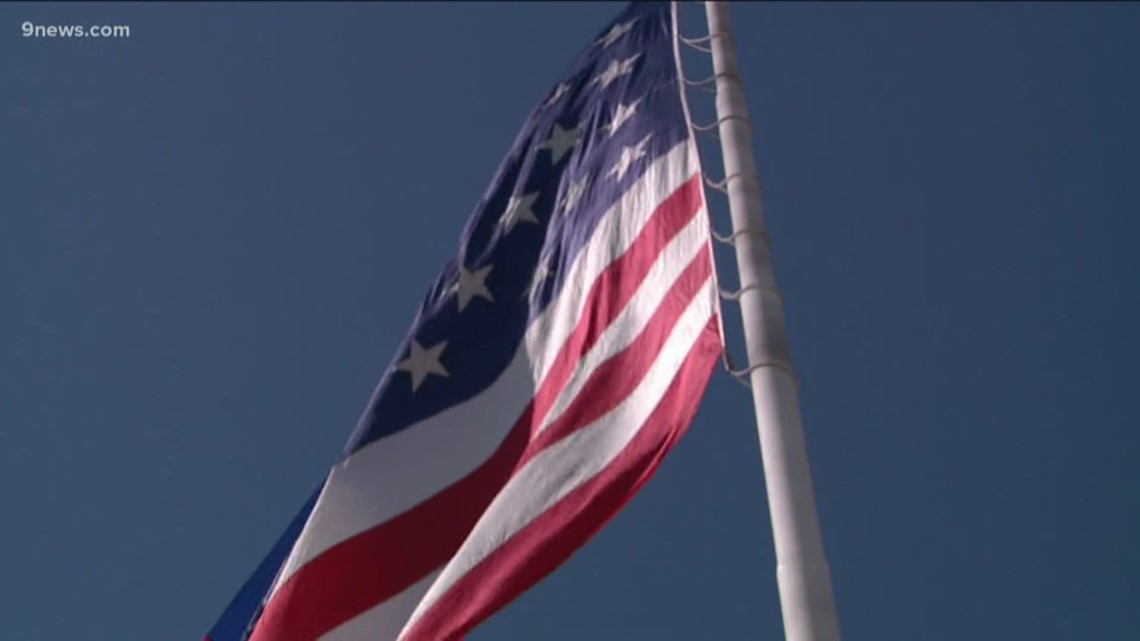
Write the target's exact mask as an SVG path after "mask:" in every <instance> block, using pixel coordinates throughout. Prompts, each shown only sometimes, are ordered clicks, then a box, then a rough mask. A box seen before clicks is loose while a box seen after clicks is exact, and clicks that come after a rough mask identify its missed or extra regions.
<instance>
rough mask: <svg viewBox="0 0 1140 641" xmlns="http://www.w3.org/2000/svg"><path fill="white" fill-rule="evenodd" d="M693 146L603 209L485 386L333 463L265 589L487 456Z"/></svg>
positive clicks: (673, 183)
mask: <svg viewBox="0 0 1140 641" xmlns="http://www.w3.org/2000/svg"><path fill="white" fill-rule="evenodd" d="M692 153H693V148H692V146H691V145H690V144H689V141H683V142H681V143H679V144H678V145H677V146H676V147H674V148H673V149H672V150H670V151H669V152H668V153H667V154H665V155H664V156H662V157H660V158H658V159H657V160H656V161H655V162H654V163H653V164H652V165H651V166H650V167H649V169H648V170H647V171H646V173H645V175H644V176H643V177H642V179H641V180H640V181H639V182H638V183H637V184H636V185H635V186H634V187H633V188H631V189H630V190H629V192H627V193H626V194H625V195H624V196H623V197H622V198H621V199H620V200H619V201H618V203H617V204H616V205H615V206H614V207H613V208H611V209H610V210H609V211H608V212H607V213H606V215H605V216H604V217H603V218H602V220H601V221H600V222H599V223H598V225H597V227H596V228H595V230H594V233H593V235H592V236H591V238H590V240H589V242H588V243H587V244H586V245H585V246H583V248H582V250H581V251H580V252H579V254H578V256H577V257H576V259H575V261H574V263H573V266H572V267H571V269H570V270H569V272H568V274H567V277H566V280H565V282H564V285H563V289H562V291H561V292H560V293H559V295H558V296H557V297H556V298H555V299H554V300H553V301H552V302H551V304H550V305H548V306H547V308H546V309H545V310H544V311H543V313H542V315H541V316H540V317H539V318H537V319H536V320H535V321H534V323H532V325H531V326H530V328H528V330H527V334H526V339H525V340H524V341H523V343H522V344H521V345H520V346H519V348H518V350H517V351H516V352H515V356H514V358H513V359H512V360H511V363H510V364H509V365H508V366H507V368H506V370H504V372H503V373H502V374H501V375H500V376H499V378H498V379H497V380H496V381H495V382H494V383H492V384H491V386H490V387H489V388H488V389H487V390H485V391H484V392H483V393H481V394H479V395H478V396H476V397H474V398H472V399H470V400H468V401H466V402H464V403H460V404H458V405H455V406H452V407H450V408H448V409H446V410H444V411H442V412H440V413H439V414H436V415H434V416H431V417H429V418H427V419H425V420H423V421H421V422H419V423H417V424H416V425H413V426H411V427H409V428H407V429H404V430H401V431H399V432H396V433H395V434H392V435H390V436H387V437H385V438H383V439H381V440H379V441H376V442H374V443H371V444H369V445H367V446H365V447H364V448H362V449H360V450H359V451H357V452H356V453H354V454H353V455H352V456H349V457H348V458H346V459H345V460H343V461H341V462H340V463H339V464H337V465H336V466H334V467H333V469H332V471H331V472H330V473H329V478H328V481H327V482H326V483H325V489H324V491H323V492H322V493H321V497H320V499H319V500H318V501H317V504H316V506H315V507H314V508H313V513H312V515H311V516H310V517H309V522H308V523H306V525H305V528H304V530H303V531H302V532H301V535H300V536H299V537H298V539H297V543H296V544H295V545H294V547H293V550H292V552H291V553H290V555H289V559H288V560H287V561H286V562H285V564H284V566H283V569H282V572H281V574H280V575H279V576H278V579H277V582H276V583H275V584H274V587H273V591H274V592H276V591H277V589H278V588H280V586H281V585H283V584H284V583H285V581H287V580H288V579H289V577H291V576H292V575H293V574H294V573H296V571H297V570H298V569H300V568H301V566H303V565H304V564H305V563H308V562H309V561H310V560H312V559H314V558H315V557H317V556H318V555H320V554H321V553H323V552H325V551H326V550H328V549H329V548H331V547H333V546H334V545H337V544H338V543H340V542H342V541H345V540H347V539H349V538H352V537H353V536H355V535H357V534H360V533H361V532H364V531H366V530H368V529H370V528H372V527H374V526H376V525H379V524H380V523H384V522H385V521H388V520H389V519H391V518H393V517H395V516H398V515H399V514H401V513H403V512H405V511H407V510H409V509H411V508H412V507H414V506H416V505H418V504H419V503H422V502H423V501H425V500H427V499H428V498H430V497H432V496H433V495H435V494H437V493H438V492H440V491H441V490H443V489H444V488H446V487H447V486H449V485H451V484H452V483H454V482H455V481H457V480H459V479H461V478H463V477H464V476H466V475H467V474H469V473H471V472H472V471H473V470H475V468H477V467H478V466H479V465H480V464H481V463H483V462H484V461H485V460H487V458H489V457H490V456H491V454H492V453H493V452H494V451H495V449H496V448H497V447H498V446H499V444H500V443H501V442H502V441H503V439H504V438H505V437H506V435H507V433H508V431H509V430H510V428H511V427H512V426H513V425H514V423H515V421H516V420H517V419H518V417H519V415H520V414H521V413H522V411H523V409H524V408H525V407H526V405H527V404H528V403H529V402H530V401H531V399H532V398H533V395H534V392H535V389H536V383H535V381H537V380H541V377H545V376H546V374H547V373H548V372H549V369H550V367H551V365H552V364H553V361H554V357H555V355H557V353H558V351H559V349H561V346H562V344H563V343H564V342H565V341H566V339H567V337H568V336H569V334H570V332H572V331H573V329H574V327H575V326H576V325H577V322H578V318H579V317H580V316H581V315H582V310H583V308H584V307H585V305H586V302H587V294H588V293H589V290H590V286H592V284H593V282H594V281H596V280H597V278H598V276H599V275H600V274H601V273H602V272H603V271H604V270H605V269H606V267H608V266H609V264H610V263H612V262H613V261H614V260H615V259H616V258H617V257H618V256H620V255H621V254H622V253H624V252H625V251H626V250H627V249H628V248H629V246H630V245H632V244H633V241H634V240H635V239H636V238H637V236H638V234H640V233H641V230H642V229H643V228H644V227H645V224H646V222H647V221H648V219H649V217H650V216H651V215H652V213H653V212H654V211H656V209H657V207H658V206H659V205H660V204H661V202H662V201H663V200H664V199H665V198H667V197H668V196H669V195H671V194H672V193H673V192H675V191H676V190H677V188H679V187H680V186H681V185H682V184H684V183H685V181H687V180H688V179H689V178H690V177H691V176H692V175H693V173H694V172H695V171H696V170H697V167H698V164H697V162H696V158H695V157H693V156H692ZM702 218H703V217H702ZM587 284H588V285H587ZM536 377H538V378H536ZM476 427H478V429H474V428H476Z"/></svg>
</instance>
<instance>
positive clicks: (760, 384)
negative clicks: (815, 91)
mask: <svg viewBox="0 0 1140 641" xmlns="http://www.w3.org/2000/svg"><path fill="white" fill-rule="evenodd" d="M705 12H706V14H707V16H708V25H709V36H710V38H709V48H710V49H711V50H712V60H713V70H714V73H715V74H716V113H717V119H718V121H719V123H720V125H719V130H720V139H721V149H722V153H723V155H724V170H725V177H726V178H725V186H726V188H727V190H728V203H729V210H730V211H731V214H732V229H733V237H734V241H735V246H736V264H737V267H738V268H739V270H740V283H741V294H740V298H739V302H740V313H741V315H742V317H743V319H744V340H745V344H746V345H747V348H748V369H749V370H750V375H749V379H750V381H751V387H752V401H753V403H754V404H755V408H756V427H757V430H758V431H759V433H760V453H761V457H762V459H763V462H764V479H765V483H766V485H767V488H768V508H769V512H770V514H771V519H772V534H773V538H774V540H775V546H776V580H777V583H778V585H779V588H780V609H781V611H782V613H783V618H784V633H785V636H786V638H787V640H788V641H838V639H839V621H838V618H837V616H836V613H835V601H834V597H833V596H832V590H831V570H830V568H829V567H828V565H827V558H826V557H825V556H824V552H823V542H822V539H821V537H820V533H819V519H818V517H817V516H816V507H815V493H814V491H813V490H812V483H811V471H810V469H809V467H808V457H807V448H806V445H805V443H804V431H803V423H802V420H801V419H800V407H799V399H798V397H797V392H796V381H795V377H794V374H793V370H792V361H791V356H790V354H789V350H788V339H787V334H786V332H785V329H784V308H783V303H782V301H781V299H780V293H779V290H778V289H777V288H776V280H775V277H774V276H773V274H772V259H771V250H770V248H769V243H768V236H767V234H766V233H765V230H764V211H763V206H762V202H761V197H760V178H759V175H758V174H757V172H756V158H755V155H754V153H753V150H752V129H751V124H750V121H749V119H748V110H747V109H746V108H745V104H744V88H743V86H742V84H741V81H740V75H739V71H738V68H737V61H736V44H735V42H734V41H733V39H732V35H731V32H730V25H729V17H728V6H727V3H725V2H705Z"/></svg>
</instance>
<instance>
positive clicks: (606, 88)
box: [207, 3, 722, 641]
mask: <svg viewBox="0 0 1140 641" xmlns="http://www.w3.org/2000/svg"><path fill="white" fill-rule="evenodd" d="M676 39H677V33H676V25H675V19H674V17H673V14H672V13H671V12H670V8H669V4H668V3H634V4H632V5H630V6H629V7H628V8H626V9H625V11H624V12H623V13H622V14H621V15H620V16H618V18H617V19H616V20H615V21H614V22H613V23H612V24H611V25H609V26H608V27H607V28H606V29H604V30H603V31H602V32H601V33H600V34H599V36H598V37H597V38H596V39H595V40H594V41H593V42H592V43H591V44H590V45H589V46H588V47H587V48H586V50H585V51H584V52H583V53H582V54H581V55H580V56H579V58H578V60H577V61H576V62H575V63H574V64H573V65H572V66H571V68H570V70H569V71H568V73H567V74H566V75H565V77H563V78H562V79H561V80H560V81H559V82H558V83H557V84H556V85H555V86H554V87H553V88H552V89H551V90H550V92H549V93H548V94H547V95H546V96H545V97H543V98H542V100H541V101H540V103H539V104H538V106H537V107H536V108H535V109H534V110H533V111H532V113H531V115H530V117H529V118H528V119H527V121H526V123H525V125H524V126H523V128H522V131H521V132H520V134H519V135H518V137H517V140H516V141H515V144H514V145H513V146H512V148H511V150H510V151H509V152H508V154H507V156H506V158H505V159H504V161H503V162H502V164H501V165H500V167H499V170H498V172H497V174H496V175H495V177H494V179H493V180H492V182H491V185H490V187H489V188H488V190H487V192H486V194H485V195H484V197H483V198H482V200H481V202H480V203H479V205H478V206H477V207H476V209H475V211H474V213H473V214H472V216H471V218H470V219H469V221H468V223H467V225H466V227H465V229H464V231H463V233H462V236H461V238H460V241H459V247H458V251H457V253H456V257H455V258H454V259H453V260H451V261H449V262H448V263H447V264H446V265H445V266H444V268H443V270H442V272H441V273H440V274H439V276H438V277H437V278H436V280H435V282H434V283H433V284H432V286H431V287H430V289H429V291H428V293H427V295H426V297H425V298H424V300H423V302H422V304H421V305H420V308H419V310H418V313H417V314H416V317H415V319H414V321H413V323H412V326H411V328H410V329H409V331H408V334H407V336H406V337H405V338H404V341H403V343H402V345H401V347H400V348H399V350H398V352H397V354H396V356H395V358H394V359H393V361H392V363H391V364H390V366H389V367H388V368H387V370H386V371H385V373H384V374H383V376H382V378H381V380H380V383H379V384H378V386H377V388H376V391H375V392H374V394H373V396H372V398H371V400H370V401H369V403H368V405H367V406H366V408H365V410H364V412H363V415H362V416H361V419H360V421H359V423H358V425H357V426H356V429H355V430H354V431H353V433H352V435H351V437H350V439H349V441H348V443H347V445H346V447H345V450H344V452H343V457H342V458H341V460H340V461H338V462H337V463H336V464H335V465H333V467H332V469H331V471H330V472H329V474H328V476H327V477H326V479H325V480H324V483H323V485H322V487H321V488H320V490H319V491H318V494H317V496H316V500H315V503H314V504H313V505H312V506H311V508H308V507H307V508H306V509H303V510H302V511H301V514H300V515H298V520H299V521H303V522H304V525H303V527H300V528H296V527H295V528H293V530H291V531H287V532H286V534H285V535H284V536H283V537H282V540H281V541H279V542H278V544H277V546H276V547H275V552H271V554H270V556H269V557H267V558H266V560H265V561H264V562H263V563H262V566H263V567H262V568H261V569H260V570H259V572H260V576H261V582H260V583H259V582H257V581H253V580H251V583H250V584H247V590H246V591H247V592H248V593H249V594H247V596H246V597H244V598H242V596H241V595H240V594H239V598H238V599H235V601H234V604H233V605H231V608H230V609H229V610H227V614H226V615H224V616H223V621H219V625H218V626H216V627H215V629H214V630H213V631H211V633H210V636H208V637H207V638H208V639H210V640H211V641H238V640H240V639H243V638H246V636H248V639H250V640H251V641H309V640H312V639H326V640H328V641H356V640H361V641H363V640H368V641H377V640H388V639H399V640H400V641H438V640H441V639H456V638H460V637H461V636H462V635H463V634H465V633H466V632H467V631H469V630H471V629H472V628H473V627H474V626H475V625H477V624H478V623H479V622H481V621H483V620H484V619H486V618H487V617H488V616H490V615H491V614H493V613H494V612H496V611H498V610H499V609H501V608H502V607H503V606H504V605H506V604H507V603H508V602H510V601H511V600H512V599H514V598H516V597H517V596H518V595H519V594H521V593H522V592H523V591H525V590H526V589H528V588H530V587H531V586H533V585H534V584H535V583H537V582H538V581H540V580H541V579H542V578H543V577H545V576H546V575H547V574H549V573H550V572H552V571H553V570H554V569H555V568H557V567H558V566H559V565H560V564H561V563H562V562H564V561H565V560H566V559H567V558H569V556H570V555H571V554H573V552H574V551H575V550H577V549H578V548H579V547H581V546H582V545H583V544H584V543H585V542H586V540H587V539H589V538H590V537H591V536H592V535H593V534H594V533H595V532H597V531H598V529H599V528H601V527H602V525H604V523H605V522H606V521H608V520H609V519H610V518H611V517H612V516H613V515H614V514H615V513H616V512H617V511H618V510H619V509H620V508H621V507H622V505H624V504H625V502H626V501H628V500H629V499H630V498H631V497H632V495H633V494H634V493H635V492H636V491H637V489H638V488H640V487H641V485H642V484H643V483H644V482H645V481H646V480H647V479H648V478H649V477H650V476H651V475H652V473H653V472H654V470H655V469H656V468H657V466H658V464H659V463H660V462H661V460H662V458H663V457H664V455H665V454H666V453H667V452H668V451H669V449H670V448H671V447H672V446H673V445H674V444H675V443H676V441H677V440H678V439H679V438H680V437H681V435H682V434H683V433H684V431H685V430H686V429H687V427H688V425H689V423H690V422H691V420H692V418H693V415H694V413H695V412H696V409H697V405H698V403H699V400H700V398H701V396H702V394H703V392H704V389H705V386H706V384H707V382H708V379H709V376H710V375H711V372H712V369H713V367H714V366H715V363H716V361H717V359H718V358H719V356H720V353H721V350H722V333H721V329H720V324H719V312H718V299H717V289H716V283H715V274H714V269H713V260H712V250H711V245H710V242H709V241H710V234H709V224H708V219H707V213H706V210H705V206H704V195H703V189H702V183H701V179H702V177H701V172H700V164H699V158H698V155H697V151H696V146H695V142H694V140H693V136H692V131H691V128H690V126H689V119H688V116H687V110H686V107H685V103H684V97H683V85H682V84H681V82H680V72H679V57H678V54H677V47H676V42H677V40H676ZM285 549H288V553H287V554H286V553H285V552H284V550H285ZM265 568H270V569H265ZM269 575H272V576H273V578H272V579H268V578H266V577H268V576H269ZM255 578H256V575H255ZM250 595H253V596H252V598H250ZM251 604H252V605H251ZM226 617H228V619H227V618H226ZM225 621H228V622H229V623H228V624H227V625H228V626H229V627H226V626H224V625H222V624H223V623H224V622H225Z"/></svg>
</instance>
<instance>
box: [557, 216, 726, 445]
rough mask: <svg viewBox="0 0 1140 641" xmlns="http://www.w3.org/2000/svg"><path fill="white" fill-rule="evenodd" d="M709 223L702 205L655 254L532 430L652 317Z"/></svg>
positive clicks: (702, 246) (700, 247)
mask: <svg viewBox="0 0 1140 641" xmlns="http://www.w3.org/2000/svg"><path fill="white" fill-rule="evenodd" d="M708 229H709V225H708V219H706V218H705V209H704V207H701V209H700V210H699V211H698V212H697V215H696V216H695V217H694V218H693V220H691V221H689V223H688V224H687V225H686V226H685V227H684V228H683V229H682V230H681V231H680V232H679V233H678V234H677V236H675V237H674V238H673V239H672V240H671V241H670V242H669V244H668V245H667V246H666V247H665V250H664V251H662V252H661V253H660V254H658V256H657V260H656V261H655V262H654V263H653V265H652V267H650V269H649V272H648V273H647V274H646V276H645V279H644V280H642V281H641V284H640V285H639V286H638V288H637V291H636V292H634V294H633V296H632V297H631V298H630V300H629V303H628V304H627V305H626V306H625V308H624V309H622V311H621V313H620V314H618V316H617V317H616V318H615V319H614V321H613V322H612V323H610V325H609V327H607V328H606V329H605V331H603V332H602V334H601V335H600V336H599V337H598V341H597V343H595V344H594V346H593V347H592V348H591V349H590V351H589V352H588V353H587V354H586V355H585V356H584V357H583V358H582V360H581V364H580V365H579V366H578V368H577V369H576V370H574V374H573V375H572V376H571V377H570V379H569V380H567V381H566V385H565V386H564V387H563V389H562V392H561V393H560V394H559V395H558V399H557V400H556V401H555V402H554V405H553V406H552V407H551V409H550V412H549V413H548V414H547V415H546V417H545V418H544V419H543V421H542V424H541V426H540V427H539V429H538V430H536V431H535V433H536V434H538V433H541V432H542V431H543V430H545V429H546V428H547V427H549V426H550V424H551V423H553V422H554V421H555V420H556V419H557V418H558V417H559V416H561V415H562V412H564V411H566V408H567V407H569V406H570V403H571V401H573V400H574V398H576V397H577V396H578V393H579V392H581V391H582V387H583V386H585V384H586V382H587V381H589V380H590V376H592V375H593V373H594V370H596V369H597V368H598V367H599V366H600V365H601V364H602V363H605V362H606V361H608V360H609V359H610V358H612V357H613V356H614V355H615V354H617V353H619V352H621V351H622V350H624V349H625V348H626V347H629V344H630V343H632V342H633V341H634V339H636V338H637V337H638V335H640V334H641V331H642V330H643V329H645V326H646V325H648V324H649V321H650V320H652V318H653V314H654V313H655V312H656V311H657V308H658V307H660V306H661V301H662V300H664V299H665V296H666V295H667V294H668V293H669V289H670V288H671V287H672V286H673V283H674V282H675V281H676V280H677V278H678V277H679V276H680V275H681V274H682V272H684V271H685V269H686V268H687V267H688V266H689V263H690V262H691V261H692V260H693V258H695V257H696V256H697V255H698V254H699V253H700V252H701V251H705V250H706V247H707V246H708V243H707V241H708V237H709V233H708Z"/></svg>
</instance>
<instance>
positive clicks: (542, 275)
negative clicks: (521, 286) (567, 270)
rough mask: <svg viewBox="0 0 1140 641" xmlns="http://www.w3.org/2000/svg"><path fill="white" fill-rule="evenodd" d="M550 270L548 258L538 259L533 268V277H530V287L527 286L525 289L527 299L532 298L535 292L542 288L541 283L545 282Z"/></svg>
mask: <svg viewBox="0 0 1140 641" xmlns="http://www.w3.org/2000/svg"><path fill="white" fill-rule="evenodd" d="M552 271H553V270H551V268H550V259H549V258H543V259H541V260H540V261H539V263H538V267H536V268H535V270H534V277H533V278H531V281H530V287H527V290H526V297H527V300H534V296H535V294H537V293H538V290H540V289H542V284H543V283H544V282H546V279H547V278H550V275H551V272H552Z"/></svg>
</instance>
